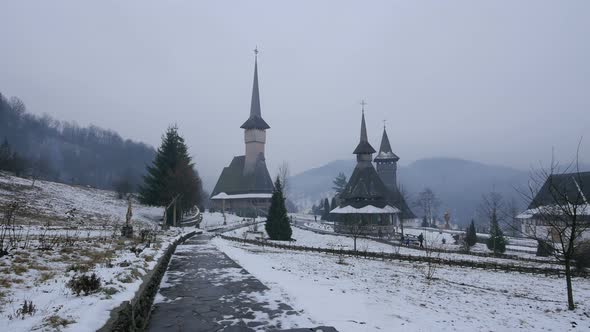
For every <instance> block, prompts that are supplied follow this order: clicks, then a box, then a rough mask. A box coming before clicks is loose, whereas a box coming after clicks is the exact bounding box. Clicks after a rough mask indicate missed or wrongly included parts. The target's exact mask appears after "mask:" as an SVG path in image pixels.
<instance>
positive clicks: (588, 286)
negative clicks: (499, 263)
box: [213, 234, 590, 332]
mask: <svg viewBox="0 0 590 332" xmlns="http://www.w3.org/2000/svg"><path fill="white" fill-rule="evenodd" d="M300 235H301V234H300ZM213 242H214V244H215V245H216V246H217V247H218V248H219V249H220V250H222V251H223V252H225V253H226V254H227V255H228V256H230V257H231V258H232V259H234V260H235V261H236V262H238V263H239V264H240V265H242V266H243V267H244V268H245V269H246V270H248V272H250V273H251V274H253V275H254V276H255V277H257V278H258V279H259V280H261V281H262V282H263V283H265V284H266V285H267V286H268V287H270V288H276V289H277V291H278V292H280V293H283V292H284V293H286V294H288V296H289V298H290V299H291V301H293V302H294V304H295V305H296V306H297V307H299V308H302V309H304V310H305V311H306V312H307V314H308V315H310V316H311V317H314V318H315V319H316V320H318V321H319V322H320V323H321V324H324V325H332V326H334V327H336V328H337V329H338V330H339V331H342V332H347V331H582V330H588V329H590V318H589V317H588V313H589V312H590V307H589V305H588V303H589V302H588V301H589V300H590V282H589V280H587V279H574V290H575V293H574V295H575V299H576V302H577V305H578V308H577V309H576V310H575V311H573V312H569V311H567V310H565V309H566V308H567V303H566V297H565V280H564V279H559V278H557V277H544V276H537V275H530V274H517V273H504V272H493V271H487V270H479V269H466V268H456V267H455V268H451V267H444V266H441V267H439V268H438V269H437V270H436V271H435V275H434V279H433V280H430V281H429V280H427V279H426V278H425V275H424V272H425V271H426V267H425V265H421V264H412V263H407V262H399V261H394V262H388V261H373V260H364V259H354V258H345V260H344V262H339V258H338V257H336V256H332V255H325V254H317V253H302V252H293V251H289V250H280V249H272V248H260V247H258V246H252V245H243V244H238V243H236V242H232V241H226V240H222V239H220V238H215V239H214V240H213ZM340 263H343V264H340Z"/></svg>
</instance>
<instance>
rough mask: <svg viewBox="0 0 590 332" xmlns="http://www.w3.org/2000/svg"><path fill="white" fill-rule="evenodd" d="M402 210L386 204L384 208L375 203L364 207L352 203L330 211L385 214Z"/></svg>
mask: <svg viewBox="0 0 590 332" xmlns="http://www.w3.org/2000/svg"><path fill="white" fill-rule="evenodd" d="M400 212H401V211H400V210H399V209H398V208H395V207H392V206H389V205H386V206H384V207H383V208H378V207H375V206H373V205H367V206H363V207H362V208H358V209H357V208H355V207H352V206H350V205H347V206H344V207H337V208H335V209H334V210H332V211H330V213H340V214H348V213H359V214H384V213H400Z"/></svg>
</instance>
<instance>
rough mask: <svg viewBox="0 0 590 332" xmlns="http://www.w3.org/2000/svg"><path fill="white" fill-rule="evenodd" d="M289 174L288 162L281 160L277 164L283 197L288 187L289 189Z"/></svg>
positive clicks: (287, 191)
mask: <svg viewBox="0 0 590 332" xmlns="http://www.w3.org/2000/svg"><path fill="white" fill-rule="evenodd" d="M290 176H291V171H290V170H289V163H287V161H285V160H283V162H282V163H281V165H279V174H278V177H279V179H280V180H281V184H283V195H284V196H285V197H287V195H288V193H289V189H291V187H290V181H289V177H290Z"/></svg>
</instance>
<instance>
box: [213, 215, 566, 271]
mask: <svg viewBox="0 0 590 332" xmlns="http://www.w3.org/2000/svg"><path fill="white" fill-rule="evenodd" d="M258 229H259V230H260V231H264V227H263V225H261V226H260V227H258ZM292 229H293V235H292V237H293V238H294V239H295V240H296V241H295V242H293V243H291V244H293V245H298V246H306V247H315V248H327V249H344V250H353V249H354V240H353V239H352V238H351V237H346V236H343V235H336V234H318V233H315V232H313V231H309V230H304V229H301V228H298V227H292ZM250 230H251V227H250V228H246V227H244V228H239V229H236V230H233V231H230V232H227V233H226V234H225V235H228V236H234V237H238V238H244V237H247V236H245V235H244V233H246V232H249V231H250ZM279 243H282V244H285V242H279ZM437 243H439V244H437V245H436V247H437V248H443V249H445V248H446V247H445V246H444V245H442V243H440V242H438V241H437ZM357 250H359V251H370V252H378V253H381V252H383V253H399V254H404V255H414V256H423V255H426V254H427V252H426V251H424V250H419V249H416V248H413V247H406V246H399V245H391V244H387V243H381V242H378V241H375V240H371V239H364V238H359V239H357ZM432 256H434V257H440V258H444V259H453V260H465V261H483V262H489V263H497V264H515V265H521V266H532V267H552V268H559V267H560V266H557V265H555V264H553V262H552V261H551V259H550V258H548V259H547V262H548V263H547V264H540V263H538V262H528V261H522V260H514V259H502V258H493V257H480V256H474V255H467V254H458V253H440V254H439V253H433V254H432Z"/></svg>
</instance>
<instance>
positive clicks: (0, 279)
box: [0, 276, 12, 289]
mask: <svg viewBox="0 0 590 332" xmlns="http://www.w3.org/2000/svg"><path fill="white" fill-rule="evenodd" d="M10 286H12V279H11V278H9V277H5V276H0V288H6V289H8V288H10Z"/></svg>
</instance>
